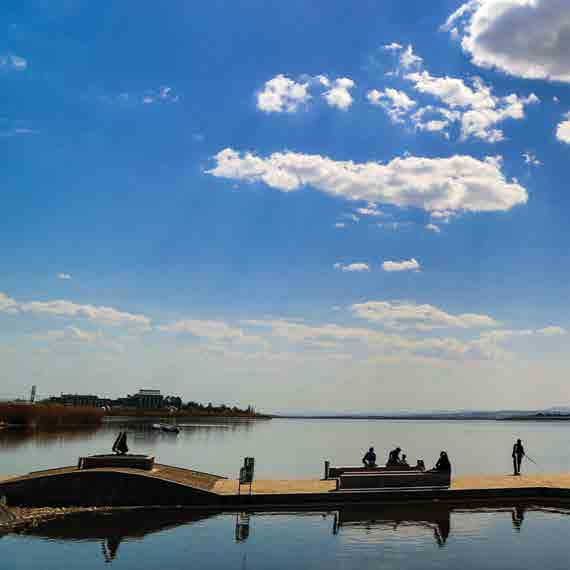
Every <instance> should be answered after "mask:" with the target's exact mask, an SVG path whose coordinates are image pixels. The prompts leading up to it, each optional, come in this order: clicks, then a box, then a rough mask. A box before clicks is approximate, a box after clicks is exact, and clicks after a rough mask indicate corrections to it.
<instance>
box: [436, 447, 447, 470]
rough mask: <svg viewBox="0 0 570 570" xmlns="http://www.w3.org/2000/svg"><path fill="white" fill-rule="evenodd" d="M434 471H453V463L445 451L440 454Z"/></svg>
mask: <svg viewBox="0 0 570 570" xmlns="http://www.w3.org/2000/svg"><path fill="white" fill-rule="evenodd" d="M433 471H451V463H450V462H449V457H448V456H447V453H446V452H445V451H442V452H441V453H440V454H439V459H438V460H437V463H436V464H435V467H434V468H433Z"/></svg>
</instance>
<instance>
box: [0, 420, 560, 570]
mask: <svg viewBox="0 0 570 570" xmlns="http://www.w3.org/2000/svg"><path fill="white" fill-rule="evenodd" d="M125 427H126V428H127V430H128V432H129V445H130V447H131V451H133V452H145V453H150V454H153V455H155V456H156V458H157V460H158V461H160V462H162V463H167V464H173V465H180V466H185V467H193V468H196V469H199V470H203V471H209V472H213V473H217V474H221V475H226V476H231V477H235V476H236V474H237V472H238V469H239V466H240V465H241V463H242V461H243V457H244V456H246V455H252V456H254V457H255V458H256V476H257V477H258V478H303V477H320V475H321V473H322V463H323V461H324V460H325V459H329V460H330V461H331V462H332V464H358V463H359V461H360V458H361V456H362V454H363V452H364V450H365V449H366V448H367V447H368V446H369V445H374V446H375V447H376V450H377V452H378V455H379V457H382V456H384V454H385V453H387V451H388V450H389V449H390V448H392V447H394V446H396V445H399V446H400V447H402V448H403V449H404V451H405V452H407V453H408V457H409V458H410V459H411V460H412V461H415V460H416V459H418V458H421V459H424V460H425V461H426V464H427V465H430V464H431V463H433V461H435V459H436V458H437V455H438V454H439V451H440V450H442V449H445V450H447V451H448V453H449V454H450V457H451V460H452V463H453V468H454V474H467V473H508V472H510V469H511V458H510V450H511V447H512V443H513V440H514V438H516V437H520V438H521V439H523V442H524V443H525V446H526V449H527V451H528V453H529V454H530V455H531V456H532V457H533V459H534V460H535V461H536V462H537V464H538V467H537V466H534V465H532V464H527V465H526V467H527V468H528V470H529V471H532V472H537V471H540V472H544V473H547V472H550V473H555V472H561V471H570V445H569V442H570V437H569V436H570V424H566V423H564V422H544V423H542V422H540V423H539V422H492V421H481V422H479V421H465V422H462V421H447V422H445V421H370V420H342V421H339V420H272V421H263V422H260V421H258V422H244V421H234V422H215V421H209V420H208V421H202V422H186V423H185V424H184V425H183V427H182V431H181V432H180V434H179V435H178V436H176V435H172V434H167V433H161V432H155V431H154V430H151V429H150V424H149V423H140V422H127V423H123V422H120V421H119V422H114V423H113V424H108V425H104V426H103V427H102V428H100V429H98V430H95V431H86V432H75V433H58V434H31V435H30V434H24V433H18V432H8V431H4V432H0V461H1V463H0V473H4V474H13V473H22V472H26V471H30V470H34V469H43V468H49V467H55V466H61V465H72V464H75V463H76V461H77V458H78V456H79V455H84V454H89V453H100V452H104V451H108V450H109V449H110V447H111V445H112V443H113V440H114V437H115V436H116V434H117V433H118V431H119V430H120V429H124V428H125ZM569 515H570V511H569V510H566V508H565V507H564V505H548V506H545V505H534V504H520V503H519V504H516V505H514V504H513V505H510V504H507V505H504V506H503V507H501V508H500V509H499V508H493V509H487V510H453V509H449V508H448V507H445V506H441V505H437V504H435V505H431V506H429V507H426V506H421V507H417V506H411V505H401V506H387V505H384V506H376V507H374V508H367V509H366V508H346V509H341V510H339V511H322V512H308V513H286V512H279V513H263V512H258V513H250V514H248V515H245V514H239V513H234V514H231V513H230V514H228V513H224V514H216V513H197V512H191V511H164V512H163V511H160V512H157V511H152V512H149V511H143V512H136V513H129V512H126V513H114V514H112V515H109V514H105V515H103V514H98V515H92V514H90V515H82V516H79V517H73V518H65V519H60V520H58V521H54V522H51V523H46V524H43V525H41V526H39V527H38V528H36V529H34V530H32V531H30V532H29V533H27V534H10V535H7V536H4V537H2V538H1V540H0V554H1V557H0V560H2V562H3V563H5V564H6V568H10V569H11V570H12V569H14V570H38V569H41V570H44V569H45V570H51V569H54V570H55V569H58V570H59V569H60V568H65V567H70V568H82V569H89V568H102V567H104V566H108V564H109V563H111V564H112V565H113V566H116V567H117V568H125V569H133V570H134V569H135V568H136V569H137V570H140V569H146V568H148V569H151V568H152V569H156V568H160V567H168V568H170V569H178V568H192V567H195V568H200V569H209V568H224V569H225V568H236V569H246V568H259V569H264V570H265V569H290V568H314V569H318V570H320V569H327V570H330V569H347V568H359V569H361V568H364V569H367V568H375V569H376V568H384V569H411V568H418V569H443V568H462V569H463V570H469V569H471V568H473V569H476V568H477V569H478V568H492V569H494V568H497V569H499V568H500V569H509V568H513V569H514V568H517V569H520V568H534V567H543V568H549V569H557V568H567V567H568V562H567V552H566V547H565V545H566V543H567V537H568V534H569V532H570V516H569ZM2 567H3V566H2Z"/></svg>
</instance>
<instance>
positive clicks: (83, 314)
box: [0, 293, 151, 328]
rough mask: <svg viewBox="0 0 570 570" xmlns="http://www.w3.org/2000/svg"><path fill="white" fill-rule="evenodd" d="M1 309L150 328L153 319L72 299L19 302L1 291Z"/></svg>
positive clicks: (104, 323) (38, 315)
mask: <svg viewBox="0 0 570 570" xmlns="http://www.w3.org/2000/svg"><path fill="white" fill-rule="evenodd" d="M0 311H2V312H9V313H13V314H18V313H19V314H29V315H33V316H36V317H60V318H67V319H75V318H80V319H87V320H89V321H92V322H97V323H100V324H102V325H127V326H135V327H142V328H148V327H150V324H151V319H150V318H149V317H147V316H145V315H141V314H134V313H128V312H125V311H119V310H117V309H115V308H113V307H105V306H96V305H80V304H77V303H74V302H72V301H67V300H64V299H58V300H55V301H27V302H19V301H16V300H15V299H12V298H11V297H8V296H7V295H5V294H4V293H0Z"/></svg>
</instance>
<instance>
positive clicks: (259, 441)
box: [0, 419, 570, 478]
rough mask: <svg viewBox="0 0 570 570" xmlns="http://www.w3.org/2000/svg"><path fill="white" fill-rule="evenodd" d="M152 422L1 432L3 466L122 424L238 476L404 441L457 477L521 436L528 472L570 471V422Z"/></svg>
mask: <svg viewBox="0 0 570 570" xmlns="http://www.w3.org/2000/svg"><path fill="white" fill-rule="evenodd" d="M150 425H151V424H150V423H148V422H147V423H141V422H129V423H121V422H115V423H113V424H107V425H105V426H103V427H102V428H100V429H99V430H96V431H91V432H74V433H58V434H35V435H29V434H22V433H17V432H10V431H3V432H0V474H15V473H23V472H28V471H31V470H38V469H45V468H50V467H59V466H63V465H75V464H76V463H77V458H78V457H79V456H80V455H85V454H89V453H101V452H105V451H110V449H111V446H112V444H113V440H114V438H115V436H116V435H117V433H118V431H119V430H120V429H124V428H126V429H127V430H128V432H129V446H130V448H131V451H132V452H135V453H149V454H152V455H155V456H156V459H157V461H159V462H161V463H166V464H170V465H178V466H181V467H192V468H195V469H199V470H202V471H208V472H212V473H216V474H220V475H225V476H229V477H236V476H237V473H238V470H239V467H240V465H241V464H242V462H243V457H245V456H248V455H251V456H253V457H255V458H256V476H257V477H259V478H306V477H319V476H320V475H321V473H322V469H323V461H324V460H325V459H329V460H330V461H331V462H332V464H333V465H335V464H336V465H341V464H343V465H356V464H359V463H360V459H361V457H362V455H363V453H364V451H365V450H366V449H367V448H368V447H369V446H370V445H374V446H375V447H376V452H377V454H378V457H379V459H382V458H383V457H385V456H386V455H387V452H388V450H389V449H391V448H393V447H395V446H396V445H399V446H400V447H402V449H403V450H404V453H407V455H408V459H409V460H410V461H411V462H415V461H416V459H423V460H424V461H425V463H426V465H427V466H430V465H433V463H434V462H435V460H436V458H437V457H438V455H439V452H440V451H441V450H442V449H445V450H447V451H448V453H449V455H450V458H451V461H452V464H453V472H454V475H461V474H471V473H473V474H475V473H509V472H510V471H511V456H510V454H511V449H512V444H513V440H514V439H515V438H516V437H520V438H522V440H523V442H524V444H525V447H526V450H527V452H528V453H529V455H530V456H531V457H532V458H533V459H534V460H535V461H536V463H537V464H538V465H534V464H532V463H527V465H526V466H524V467H526V470H527V472H543V473H558V472H563V471H566V472H568V471H570V423H566V422H496V421H374V420H342V421H340V420H297V419H295V420H271V421H257V422H244V421H233V422H231V421H229V422H228V421H226V422H215V421H204V422H186V423H182V431H181V432H180V434H178V435H173V434H168V433H161V432H156V431H154V430H152V429H150Z"/></svg>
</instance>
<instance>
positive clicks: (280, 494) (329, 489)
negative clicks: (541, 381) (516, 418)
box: [0, 464, 570, 509]
mask: <svg viewBox="0 0 570 570" xmlns="http://www.w3.org/2000/svg"><path fill="white" fill-rule="evenodd" d="M0 496H5V497H6V500H7V503H8V504H9V505H13V506H27V507H42V506H159V505H164V506H168V505H182V506H188V507H200V508H217V509H220V508H222V509H224V508H227V509H235V508H242V507H248V508H254V507H275V508H281V507H283V508H286V507H295V508H297V507H301V508H303V507H311V506H313V507H314V506H318V505H321V506H324V505H329V506H330V505H340V504H350V503H378V502H410V501H414V502H417V501H433V500H438V501H448V502H452V503H457V504H465V505H468V504H470V503H476V502H480V501H485V500H489V501H492V500H503V499H504V500H518V499H525V500H528V499H533V498H537V499H538V498H540V499H544V498H551V499H557V500H562V501H570V473H565V474H558V475H538V474H529V475H522V476H519V477H515V476H512V475H471V476H462V477H456V478H453V479H452V482H451V486H450V488H449V489H441V488H428V487H422V488H393V489H385V488H377V489H347V490H337V481H336V479H330V480H318V479H306V480H256V481H254V482H253V485H252V487H251V494H250V492H249V485H244V486H242V488H241V494H239V493H238V482H237V481H236V480H233V479H227V478H225V477H221V476H218V475H213V474H210V473H203V472H200V471H195V470H191V469H183V468H179V467H172V466H168V465H162V464H155V467H154V469H152V470H151V471H144V470H139V469H129V468H117V467H109V468H98V469H77V468H76V467H64V468H59V469H50V470H45V471H36V472H32V473H28V474H26V475H22V476H18V477H11V478H7V479H2V478H1V477H0Z"/></svg>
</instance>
